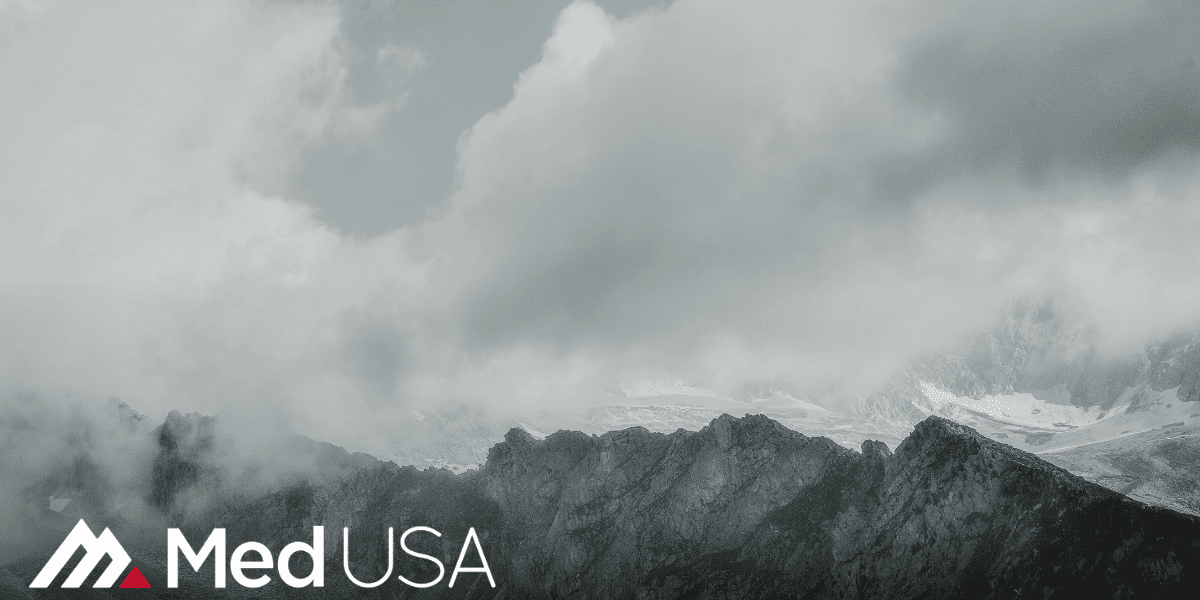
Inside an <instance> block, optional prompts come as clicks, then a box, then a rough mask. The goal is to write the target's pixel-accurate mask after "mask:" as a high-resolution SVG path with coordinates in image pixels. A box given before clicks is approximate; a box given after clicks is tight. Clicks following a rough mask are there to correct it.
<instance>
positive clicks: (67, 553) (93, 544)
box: [29, 519, 150, 588]
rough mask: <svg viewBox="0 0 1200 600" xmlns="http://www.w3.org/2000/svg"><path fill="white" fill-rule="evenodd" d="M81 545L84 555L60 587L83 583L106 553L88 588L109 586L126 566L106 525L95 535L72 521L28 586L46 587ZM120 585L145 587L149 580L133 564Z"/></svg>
mask: <svg viewBox="0 0 1200 600" xmlns="http://www.w3.org/2000/svg"><path fill="white" fill-rule="evenodd" d="M80 547H82V548H83V549H84V550H85V551H87V554H84V555H83V560H80V561H79V564H77V565H75V570H73V571H71V574H70V575H68V576H67V580H66V581H64V582H63V584H62V587H64V588H77V587H79V586H81V585H83V582H84V580H86V579H87V578H88V575H91V574H92V571H93V570H94V569H95V568H96V565H97V564H99V563H100V559H102V558H104V557H105V556H108V557H109V558H111V559H112V562H111V563H109V565H108V568H107V569H105V570H104V573H102V574H101V575H100V579H97V580H96V584H95V585H93V586H92V587H97V588H110V587H112V585H113V584H114V583H116V582H117V577H120V576H121V573H123V572H124V571H125V567H128V566H129V562H130V560H129V554H127V553H126V552H125V549H124V548H122V547H121V542H118V541H117V537H116V536H114V535H113V533H112V531H111V530H110V529H108V528H107V527H105V528H104V531H103V532H102V533H101V534H100V537H96V535H95V534H94V533H92V530H91V529H89V528H88V526H87V523H84V522H83V519H80V520H79V522H78V523H76V524H75V528H74V529H72V530H71V533H70V534H68V535H67V539H65V540H63V543H62V544H60V545H59V546H58V549H57V550H55V551H54V555H53V556H51V557H50V560H49V561H47V562H46V566H44V567H42V570H41V571H40V572H39V573H38V575H37V577H36V578H34V580H33V583H31V584H29V587H31V588H48V587H50V584H51V583H53V582H54V578H55V577H58V574H59V572H61V571H62V569H63V567H65V566H66V565H67V561H69V560H71V557H72V556H74V555H75V551H76V550H78V549H79V548H80ZM121 587H123V588H148V587H150V583H149V582H147V581H146V578H145V577H143V576H142V572H141V571H140V570H138V568H137V567H134V568H133V569H132V570H130V571H129V574H128V575H126V576H125V579H124V580H123V581H121Z"/></svg>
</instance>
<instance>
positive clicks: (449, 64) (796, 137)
mask: <svg viewBox="0 0 1200 600" xmlns="http://www.w3.org/2000/svg"><path fill="white" fill-rule="evenodd" d="M1198 59H1200V5H1197V4H1196V3H1194V2H1186V1H1183V0H1179V1H1157V0H1155V1H1143V0H1136V1H1130V0H1122V1H1119V2H1117V1H1108V0H1088V1H1086V2H1084V1H1082V0H1065V1H1063V2H1056V3H1045V2H1032V1H1025V0H1017V1H1014V2H1006V3H992V2H978V1H962V0H955V1H949V0H864V1H860V2H843V3H829V2H820V3H818V2H798V1H794V0H791V1H778V2H776V1H757V0H755V1H745V2H718V1H711V0H676V1H674V2H637V1H632V0H630V1H620V2H618V1H616V0H613V1H612V2H603V3H593V2H590V1H578V2H572V3H567V2H561V1H560V2H551V1H541V0H539V1H536V2H534V1H530V2H512V1H508V0H504V1H500V0H496V1H490V2H478V1H465V0H464V1H459V0H448V1H446V2H427V1H421V0H409V1H402V0H396V1H390V0H369V1H363V2H332V1H331V2H286V1H282V0H278V1H276V0H270V1H249V0H210V1H208V2H203V3H195V2H170V1H154V2H150V1H138V0H114V1H112V2H105V3H94V2H83V1H72V0H0V89H2V90H3V93H2V94H0V385H2V386H5V387H7V388H9V389H22V390H34V391H39V392H41V393H45V394H47V395H50V396H54V397H63V398H68V397H79V398H107V397H109V396H118V397H120V398H122V399H123V400H125V401H126V402H128V403H129V404H130V405H132V406H133V407H134V408H136V409H138V410H139V411H141V412H143V413H146V414H148V415H151V416H152V417H155V418H162V417H163V416H164V415H165V414H166V412H167V411H169V410H172V409H179V410H182V411H184V412H190V411H200V412H204V413H207V414H239V415H245V416H247V418H268V419H274V420H279V421H285V422H287V423H289V424H291V425H293V426H295V427H296V428H298V429H300V430H302V431H304V432H307V433H309V434H310V435H313V436H314V437H318V438H321V439H330V440H331V441H335V442H337V441H341V442H343V443H345V442H346V440H348V439H350V440H352V439H353V438H354V436H358V435H364V434H362V433H361V431H362V430H364V429H371V428H387V427H392V426H394V424H395V422H394V420H392V419H391V418H390V417H389V415H399V414H408V412H409V410H410V408H411V407H420V406H426V405H431V404H437V403H439V402H445V401H447V400H453V399H469V400H476V401H482V402H488V403H495V404H496V405H497V406H510V405H520V406H535V407H536V406H555V405H569V404H572V403H580V402H585V401H586V399H587V398H591V397H593V396H594V395H595V394H597V393H604V392H612V391H615V390H620V389H622V388H623V387H624V388H629V387H630V386H636V385H639V384H641V383H644V382H646V381H657V382H667V383H678V382H683V383H686V384H688V385H692V386H696V387H702V388H707V389H712V390H715V391H717V392H718V393H725V394H730V393H732V392H733V391H734V390H736V389H738V388H739V386H741V385H742V384H744V383H745V382H747V381H760V380H787V381H791V382H795V383H797V384H799V385H803V384H812V383H820V382H828V381H850V382H855V385H857V386H859V389H864V390H865V389H869V388H870V386H871V385H872V384H873V383H874V382H878V381H880V380H881V378H883V377H886V376H887V375H888V374H890V373H891V372H893V371H894V370H895V369H897V368H900V367H901V366H902V365H903V364H904V362H905V361H906V360H909V359H910V358H912V357H914V356H918V355H920V354H921V353H924V352H929V351H931V350H932V349H935V348H938V347H940V346H943V345H945V344H947V343H951V342H953V341H955V340H957V339H960V337H961V336H963V335H964V334H965V333H967V332H970V331H973V330H975V329H978V328H980V327H985V326H987V325H988V324H990V323H992V322H993V321H994V320H995V318H996V316H997V315H998V314H999V312H1000V311H1002V310H1003V309H1004V307H1005V306H1006V305H1007V303H1008V302H1009V301H1011V300H1012V299H1014V298H1021V297H1032V298H1042V297H1054V298H1056V299H1058V301H1059V303H1060V305H1062V306H1068V307H1070V310H1071V314H1073V315H1076V316H1078V318H1080V319H1085V320H1087V321H1088V322H1091V323H1094V324H1096V326H1097V327H1098V328H1099V330H1100V331H1101V332H1102V334H1103V339H1104V340H1105V343H1106V344H1108V346H1109V347H1110V348H1111V349H1113V350H1114V351H1118V350H1127V349H1130V348H1135V347H1137V345H1138V344H1141V343H1144V342H1145V341H1147V340H1148V339H1150V338H1152V337H1154V336H1159V335H1164V334H1167V333H1170V332H1174V331H1178V330H1180V329H1184V328H1193V327H1195V326H1197V324H1198V323H1197V317H1200V310H1198V309H1197V308H1196V307H1198V306H1200V269H1197V267H1196V266H1195V265H1197V264H1200V261H1198V259H1200V241H1197V240H1198V239H1200V238H1198V237H1197V236H1196V234H1195V232H1196V231H1198V230H1200V229H1198V226H1200V202H1198V201H1197V200H1200V175H1198V173H1200V169H1197V168H1196V167H1197V162H1198V161H1197V158H1198V156H1200V69H1198V68H1197V66H1196V61H1197V60H1198Z"/></svg>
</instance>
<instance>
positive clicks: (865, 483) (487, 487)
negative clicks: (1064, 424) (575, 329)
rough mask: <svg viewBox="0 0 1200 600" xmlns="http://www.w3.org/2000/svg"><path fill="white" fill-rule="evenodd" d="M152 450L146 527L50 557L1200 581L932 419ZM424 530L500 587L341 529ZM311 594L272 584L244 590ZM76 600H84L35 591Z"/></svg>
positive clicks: (536, 581)
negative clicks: (318, 532) (838, 431)
mask: <svg viewBox="0 0 1200 600" xmlns="http://www.w3.org/2000/svg"><path fill="white" fill-rule="evenodd" d="M151 439H152V441H153V444H154V446H155V454H154V458H153V460H152V461H150V463H149V466H148V467H147V468H146V472H145V474H144V477H145V487H144V488H143V494H144V497H145V498H146V506H147V507H148V508H147V511H148V512H146V513H145V514H143V515H141V516H139V517H138V518H136V519H134V518H128V517H123V516H122V515H121V514H120V513H119V512H115V511H113V510H108V509H105V510H104V511H100V512H93V513H90V514H87V515H85V514H83V513H79V512H72V510H75V509H73V508H72V506H73V505H68V506H67V507H66V508H65V509H62V510H61V511H54V510H53V509H52V508H45V509H42V510H43V514H42V515H41V517H42V518H44V519H45V523H46V527H47V537H48V539H49V540H51V541H50V542H48V544H49V547H50V550H52V548H53V544H56V543H57V540H60V539H62V535H65V530H66V529H69V527H70V526H71V525H73V524H74V521H75V520H77V519H78V518H80V517H82V516H87V517H88V518H89V522H91V523H92V524H93V525H95V526H100V525H106V526H110V527H112V528H113V531H114V532H115V533H116V534H117V536H118V537H119V538H120V539H121V540H122V541H123V542H124V543H125V544H126V545H127V546H128V547H129V552H130V555H131V556H133V557H135V564H136V565H137V566H138V567H139V568H140V569H141V571H142V572H143V573H145V575H146V577H147V578H148V579H149V581H150V582H151V584H152V585H153V586H154V588H152V590H148V591H147V592H149V593H152V594H156V595H162V597H177V598H189V597H197V598H198V597H211V596H212V589H211V585H212V571H211V566H208V567H206V569H205V570H202V571H201V572H200V573H199V574H191V575H190V576H189V577H185V578H183V583H184V586H185V587H181V588H179V589H178V590H166V589H165V587H164V586H163V583H164V581H165V575H164V573H165V564H163V559H162V556H163V554H164V552H163V546H162V539H161V537H162V536H163V529H162V527H163V526H165V525H166V524H168V523H170V524H172V525H176V526H180V527H182V528H183V529H184V531H185V533H186V534H187V535H188V539H189V540H192V541H193V543H194V544H196V545H198V544H199V540H202V539H203V537H204V536H205V535H207V532H208V531H210V530H211V528H212V527H217V526H223V527H226V528H227V529H228V531H229V535H230V547H231V548H232V547H233V545H235V544H238V543H240V542H241V541H243V540H247V539H253V540H257V541H260V542H263V543H264V544H266V546H267V547H268V548H270V549H271V551H272V552H273V553H274V554H275V555H278V552H279V550H280V549H281V548H282V547H283V546H284V545H285V544H287V543H289V542H292V541H296V540H306V541H308V540H311V539H312V530H311V527H312V526H313V525H324V526H325V528H326V529H325V531H326V532H327V534H326V538H325V557H326V562H327V565H326V569H325V570H326V588H324V589H323V590H321V592H322V593H321V596H322V597H350V596H354V597H360V596H365V597H389V598H390V597H410V596H411V597H456V598H461V597H467V598H472V597H480V598H482V597H489V598H490V597H503V598H621V597H644V598H716V597H728V598H778V597H788V598H793V597H796V598H804V597H808V598H967V597H970V598H1018V597H1039V598H1045V597H1052V596H1056V597H1066V596H1068V595H1070V596H1071V597H1118V598H1124V597H1131V596H1133V595H1134V594H1136V595H1137V596H1138V597H1143V596H1145V597H1183V595H1184V594H1185V593H1188V594H1189V595H1190V592H1192V591H1193V590H1194V589H1195V586H1196V585H1197V583H1198V581H1197V577H1200V518H1196V517H1193V516H1189V515H1184V514H1181V513H1177V512H1174V511H1170V510H1165V509H1162V508H1157V507H1152V506H1147V505H1145V504H1142V503H1140V502H1136V501H1133V500H1130V499H1128V498H1126V497H1124V496H1122V495H1120V494H1118V493H1115V492H1113V491H1111V490H1108V489H1106V488H1104V487H1101V486H1098V485H1095V484H1092V483H1089V482H1087V481H1085V480H1083V479H1081V478H1080V477H1077V476H1075V475H1072V474H1070V473H1068V472H1067V471H1065V470H1063V469H1061V468H1059V467H1056V466H1054V465H1052V464H1050V463H1048V462H1046V461H1044V460H1041V459H1040V458H1038V457H1037V456H1034V455H1032V454H1029V453H1027V452H1024V451H1021V450H1018V449H1015V448H1012V447H1010V446H1006V445H1004V444H1001V443H998V442H996V441H993V440H991V439H988V438H987V437H985V436H983V435H980V434H979V433H978V432H977V431H975V430H973V429H971V428H969V427H965V426H962V425H959V424H956V423H954V422H952V421H949V420H947V419H943V418H940V417H936V416H933V417H929V418H927V419H925V420H923V421H922V422H920V423H919V424H918V425H917V426H916V427H915V428H914V429H913V431H912V433H911V434H909V436H908V437H907V438H906V439H905V440H904V441H903V442H902V443H901V444H900V445H899V446H898V447H897V448H896V451H895V453H892V452H891V451H890V450H889V449H888V447H887V446H886V445H884V444H882V443H880V442H874V441H867V442H864V443H863V444H862V446H861V452H856V451H853V450H849V449H847V448H845V447H843V446H841V445H839V444H837V443H834V442H833V441H831V440H829V439H826V438H821V437H808V436H805V435H803V434H801V433H797V432H795V431H792V430H790V429H788V428H786V427H784V426H783V425H781V424H779V423H778V422H776V421H773V420H771V419H769V418H767V417H764V416H761V415H757V416H746V417H745V418H740V419H739V418H734V417H731V416H728V415H723V416H721V417H718V418H716V419H714V420H712V422H711V423H710V424H709V425H707V426H706V427H704V428H702V429H700V430H699V431H685V430H679V431H676V432H674V433H671V434H662V433H653V432H650V431H647V430H645V429H643V428H636V427H635V428H630V429H625V430H621V431H614V432H609V433H605V434H603V435H599V436H595V435H588V434H584V433H580V432H572V431H559V432H558V433H555V434H552V435H550V436H547V437H546V438H545V439H542V440H538V439H534V438H533V437H532V436H531V435H529V434H528V433H527V432H525V431H523V430H521V429H512V430H510V431H509V432H508V434H507V435H505V438H504V441H503V442H501V443H498V444H496V445H494V446H493V447H492V448H491V450H490V451H489V452H488V458H487V462H486V463H485V464H484V465H483V466H482V468H480V469H478V470H471V471H467V472H465V473H462V474H454V473H452V472H450V471H448V470H444V469H426V470H424V471H419V470H417V469H415V468H413V467H411V466H408V467H400V466H397V465H395V464H394V463H391V462H383V461H377V460H375V459H373V458H371V457H369V456H366V455H361V454H349V453H347V452H345V451H344V450H341V449H340V448H337V447H334V446H331V445H328V444H322V443H319V442H314V441H311V440H306V439H303V438H299V437H293V438H292V439H291V440H290V441H288V442H287V444H289V445H288V448H289V450H288V452H289V453H290V455H291V457H292V460H293V462H292V463H290V464H291V465H292V466H291V468H290V470H288V469H280V470H278V472H277V473H276V474H275V475H274V476H272V477H270V478H264V477H262V476H261V475H254V476H253V477H251V476H248V475H246V473H245V472H241V471H239V470H238V469H233V468H230V467H229V466H228V465H227V464H223V461H225V460H226V457H225V451H226V448H225V444H222V443H221V442H220V439H221V432H220V426H219V423H214V422H212V421H206V420H205V418H203V417H199V416H197V415H189V416H182V415H173V416H172V417H171V418H170V419H169V421H168V423H165V424H164V425H163V426H161V427H159V428H157V429H156V430H155V431H154V433H153V436H152V438H151ZM247 481H250V482H255V483H252V484H247V483H246V482H247ZM78 483H79V485H87V486H91V487H90V488H89V489H92V488H94V489H103V488H104V486H103V485H97V484H96V482H95V481H92V480H88V481H80V482H78ZM82 506H84V508H87V507H97V506H107V505H106V504H105V503H103V502H102V501H99V500H98V501H97V502H93V503H89V504H87V505H82ZM146 515H157V516H155V517H153V518H151V517H150V516H146ZM56 519H57V521H55V520H56ZM415 525H424V526H428V527H432V528H434V529H436V530H438V531H439V532H441V533H442V537H441V538H440V539H437V538H432V537H429V536H426V537H424V538H422V539H421V542H420V543H417V544H416V547H417V548H419V549H420V550H421V551H423V552H426V553H429V554H432V555H434V556H437V557H438V558H440V559H441V561H442V562H443V564H445V565H446V566H447V571H449V569H450V568H451V567H452V565H454V564H455V561H456V558H457V557H458V553H459V551H460V548H461V547H462V545H463V541H464V540H465V539H466V536H467V533H468V531H469V528H474V529H475V530H476V531H477V532H478V534H479V538H480V540H481V543H482V547H483V548H484V550H485V552H486V558H487V561H488V564H489V567H490V568H491V571H492V574H493V575H494V577H495V580H496V582H497V584H498V587H496V588H495V589H493V588H491V587H490V585H488V583H487V579H486V577H485V576H484V575H483V574H481V573H465V574H462V575H460V577H461V579H460V580H459V582H458V583H457V584H456V586H455V587H454V588H453V589H450V588H447V587H445V586H444V582H443V584H442V585H439V586H437V587H432V588H429V589H427V590H416V589H414V588H409V587H406V586H404V585H403V584H401V583H400V582H398V581H397V580H396V579H395V575H393V577H392V581H391V582H390V583H388V584H385V585H383V586H381V587H379V588H375V589H372V590H364V589H359V588H355V587H351V586H350V585H349V584H348V583H347V582H346V580H345V578H344V577H343V576H342V573H341V569H340V567H341V565H340V564H339V563H340V562H341V561H340V558H341V551H342V548H341V541H342V540H341V535H340V532H341V529H342V527H349V528H350V530H351V531H352V532H353V534H352V535H353V536H354V540H355V545H354V547H353V548H352V550H351V551H350V566H351V568H352V570H353V572H354V573H355V574H356V576H358V577H359V578H360V579H363V580H373V579H375V578H377V577H379V576H380V575H382V574H383V572H384V571H385V569H386V567H385V566H384V565H385V560H386V559H385V558H384V556H385V548H384V545H383V544H382V543H381V542H382V540H383V539H384V531H385V530H386V529H387V527H395V528H396V529H397V536H398V535H399V533H400V531H402V530H403V529H404V528H408V527H412V526H415ZM55 528H57V529H61V530H62V533H61V534H56V535H51V534H50V530H52V529H55ZM360 534H361V535H360ZM156 536H158V537H157V538H156ZM360 539H361V540H362V543H361V544H359V543H358V540H360ZM48 552H49V550H48V551H47V553H46V555H48ZM397 554H401V553H399V552H397ZM46 555H39V556H26V557H24V558H22V559H20V560H16V561H12V562H10V563H8V564H7V565H5V567H4V569H3V572H2V573H0V594H2V595H4V596H5V597H24V596H27V595H30V594H29V592H30V591H31V590H28V589H27V588H25V587H24V586H22V585H20V584H19V582H27V581H30V580H31V579H32V577H33V575H34V574H35V573H36V571H37V569H38V568H40V565H41V563H42V561H44V560H45V556H46ZM401 558H403V559H406V560H398V561H397V565H396V574H400V575H405V576H407V577H410V578H411V579H413V580H416V581H427V580H429V579H433V577H435V576H436V572H435V569H433V567H432V563H430V562H428V561H421V560H417V559H413V558H412V557H408V556H404V555H401ZM475 558H476V557H474V555H472V558H471V560H470V564H472V565H477V564H478V563H477V562H475ZM184 570H185V571H187V568H186V566H185V567H184ZM14 582H18V583H14ZM206 582H207V583H206ZM89 592H90V590H84V591H83V593H84V594H85V595H86V594H87V593H89ZM119 592H120V593H127V592H128V590H120V591H119ZM251 592H252V593H251ZM295 592H296V590H292V589H291V588H287V587H285V586H283V585H282V584H281V583H280V582H279V581H274V582H272V583H271V584H270V585H268V586H267V587H264V588H260V589H258V590H239V589H237V588H236V586H234V587H233V588H230V589H229V590H227V591H226V595H228V596H230V597H262V598H271V597H280V598H282V597H293V596H296V595H297V594H296V593H295ZM310 592H311V590H310ZM418 592H419V593H418ZM92 593H93V594H94V595H96V596H98V597H108V595H109V594H111V595H112V596H113V597H115V596H116V595H117V594H118V590H107V591H97V592H92ZM68 595H69V596H71V597H78V595H77V593H76V594H72V592H71V591H69V590H46V591H45V592H38V593H36V594H33V595H32V597H67V596H68ZM300 595H306V596H307V595H312V594H311V593H308V594H300Z"/></svg>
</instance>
